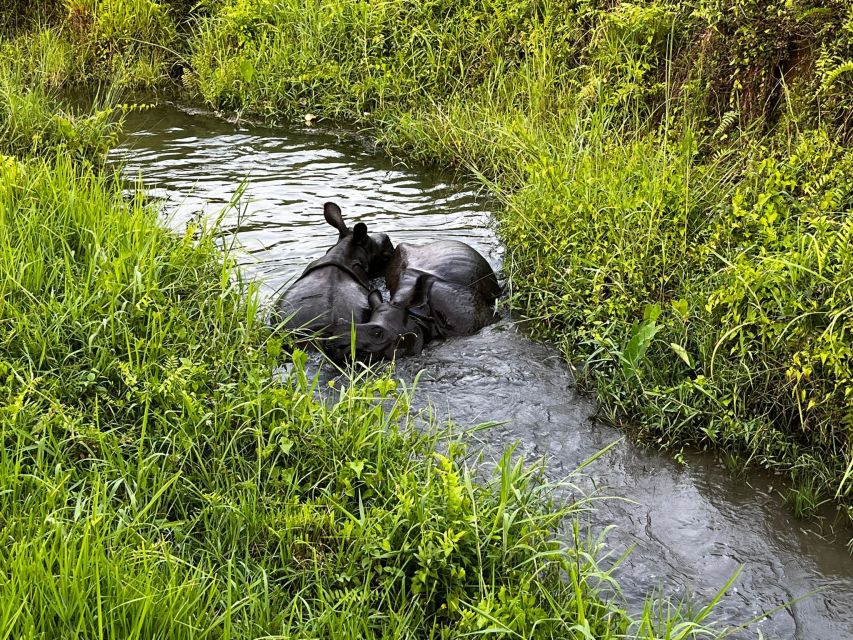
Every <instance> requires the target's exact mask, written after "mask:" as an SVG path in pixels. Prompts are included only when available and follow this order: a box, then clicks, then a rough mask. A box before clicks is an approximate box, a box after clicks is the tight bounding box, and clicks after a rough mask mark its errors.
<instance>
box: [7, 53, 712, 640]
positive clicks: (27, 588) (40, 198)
mask: <svg viewBox="0 0 853 640" xmlns="http://www.w3.org/2000/svg"><path fill="white" fill-rule="evenodd" d="M5 65H6V66H5V67H4V72H3V74H4V75H2V76H0V78H2V87H3V91H0V113H3V120H2V121H0V122H2V131H3V135H2V137H0V141H2V142H0V144H2V145H3V147H2V149H3V152H4V153H5V154H8V155H3V156H0V442H2V446H0V540H2V542H3V553H2V554H0V630H2V635H0V637H14V638H72V637H73V638H107V637H109V638H152V637H158V638H259V637H286V638H302V637H304V638H309V637H310V638H318V637H322V638H329V637H333V638H366V637H383V638H456V637H472V636H496V635H498V636H502V637H518V638H589V637H595V638H602V639H607V638H624V637H637V638H647V639H650V640H652V639H657V638H661V639H686V638H698V637H714V636H715V635H718V633H719V632H715V631H714V628H715V627H714V625H709V624H708V616H709V613H710V610H711V609H710V606H709V608H707V609H703V610H700V611H689V610H685V609H682V608H680V607H678V606H675V605H669V604H667V603H659V602H657V601H655V600H652V599H650V600H649V603H648V605H647V606H646V608H645V609H644V610H643V611H640V612H634V613H633V614H632V613H629V612H627V611H625V610H624V609H623V607H622V606H621V604H620V601H619V599H618V597H617V598H615V599H614V598H612V597H610V596H608V597H607V598H605V597H604V596H603V595H602V593H603V591H602V589H603V588H604V589H606V590H607V593H612V592H613V591H616V592H617V593H618V585H617V584H616V583H615V582H614V580H613V578H612V576H611V571H612V569H604V568H602V566H600V565H599V563H600V562H601V560H602V552H603V549H602V546H601V539H600V538H596V537H590V535H589V534H588V532H587V530H586V528H585V527H584V526H583V524H582V522H583V512H584V511H585V510H587V509H589V508H590V507H591V505H590V503H589V502H588V501H586V500H581V501H578V502H565V501H564V500H563V499H561V498H559V497H558V496H559V495H565V494H564V493H563V494H561V493H560V490H561V487H559V486H554V485H549V484H547V483H546V482H544V480H543V473H542V471H543V469H542V467H541V464H540V465H533V466H528V465H525V464H524V462H523V461H522V460H519V459H518V458H517V456H514V455H513V451H511V450H510V451H508V452H507V453H506V454H505V455H504V456H503V458H502V459H501V460H500V463H499V464H498V466H497V468H496V469H495V470H494V471H493V472H490V473H487V472H486V471H485V470H484V469H483V468H482V467H480V465H479V462H478V461H477V460H473V459H471V458H470V456H468V455H467V454H466V452H465V446H464V444H463V440H462V439H461V438H460V437H457V436H453V435H452V434H451V433H448V432H439V431H437V430H435V429H434V428H432V429H427V430H423V429H421V428H416V426H415V417H414V416H413V415H412V414H411V413H410V411H409V401H410V391H409V390H407V389H402V388H398V383H395V382H394V381H393V380H392V379H391V378H389V377H388V376H387V375H383V374H382V373H380V372H373V371H362V370H360V369H354V370H352V371H350V372H348V374H347V375H344V376H341V377H340V378H338V380H337V382H336V384H335V385H334V387H333V388H329V389H326V390H325V391H324V393H323V394H322V395H321V394H319V390H318V389H317V386H318V384H319V382H318V379H317V378H312V377H310V376H308V375H307V374H306V355H305V354H304V353H302V352H300V351H298V350H295V349H293V348H292V346H291V345H290V343H289V338H288V336H287V335H277V334H273V333H271V331H270V329H269V327H267V326H266V325H265V324H264V323H263V322H262V320H261V318H262V316H263V314H262V313H261V312H260V311H261V310H260V308H259V306H260V302H259V300H260V299H259V296H258V289H257V287H256V285H255V284H253V283H250V282H245V281H244V280H243V279H242V278H241V276H240V273H239V271H237V270H236V269H235V266H234V264H235V262H234V259H233V256H231V255H230V254H229V253H228V252H227V251H226V250H224V249H223V247H222V243H221V241H220V238H219V235H218V233H217V229H216V228H215V227H213V228H198V227H191V228H188V229H187V230H186V232H185V233H183V234H176V233H174V232H173V231H170V230H168V229H166V228H165V227H163V226H161V225H160V223H159V212H158V211H157V210H156V209H153V208H151V207H150V206H148V205H146V204H145V202H146V199H145V196H144V193H143V191H142V189H141V188H137V189H134V190H133V193H132V194H131V195H130V196H128V195H127V193H126V185H125V184H124V183H123V182H122V181H121V180H120V179H119V178H118V177H117V176H115V175H112V174H110V173H109V172H107V171H105V170H104V169H103V167H102V163H101V159H102V156H103V153H104V152H105V150H106V149H107V148H108V147H109V146H110V144H112V141H113V140H114V137H115V135H116V134H117V130H118V127H119V126H120V119H119V120H118V121H117V120H114V119H113V117H115V116H117V115H119V114H118V113H117V112H111V111H104V112H94V113H85V112H84V113H73V112H72V111H71V110H69V109H67V108H65V109H63V108H61V107H60V105H59V104H58V103H57V102H56V101H55V99H54V98H55V96H54V94H53V93H52V89H51V85H50V82H49V80H48V79H47V77H46V76H38V75H35V74H34V75H32V76H31V77H30V78H29V79H28V80H25V81H21V79H20V76H18V75H16V73H17V72H16V71H15V68H14V67H15V62H14V61H12V62H10V61H5ZM39 77H41V80H39V79H38V78H39ZM57 123H61V124H57ZM93 123H94V124H93ZM31 140H38V141H39V142H38V144H30V143H29V141H31ZM81 141H82V142H81ZM12 154H14V155H12ZM282 365H286V367H287V373H286V374H284V373H283V372H282V369H281V367H282ZM439 451H440V452H442V453H439ZM721 586H722V587H724V588H725V587H727V586H728V585H721ZM721 593H722V592H721ZM711 604H713V602H712V603H711Z"/></svg>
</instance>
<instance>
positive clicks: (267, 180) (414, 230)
mask: <svg viewBox="0 0 853 640" xmlns="http://www.w3.org/2000/svg"><path fill="white" fill-rule="evenodd" d="M111 160H112V161H113V162H116V163H121V164H122V166H123V167H124V170H125V172H126V174H127V176H128V177H129V178H132V179H134V178H137V177H138V178H139V179H141V180H142V182H143V183H144V185H145V186H146V187H147V189H148V190H149V193H150V194H151V195H152V196H153V197H155V198H159V199H161V200H162V202H163V206H164V211H165V212H166V215H168V217H169V220H170V224H173V225H175V226H176V227H178V228H180V227H181V226H183V225H184V224H186V222H187V221H189V220H191V219H194V218H197V217H198V216H205V217H216V216H217V215H219V214H220V213H221V212H222V211H225V214H224V218H223V224H222V228H223V231H224V233H226V234H229V235H235V236H236V239H237V241H238V242H239V244H240V246H241V247H242V248H243V250H244V253H243V254H242V260H243V269H244V271H245V272H246V273H247V275H249V276H252V277H257V278H259V279H261V280H262V281H263V282H264V287H265V291H266V292H267V293H269V294H272V292H274V291H275V290H277V289H279V288H280V287H281V286H283V285H284V284H286V283H287V282H288V280H290V279H291V278H293V277H295V276H296V275H298V274H299V273H300V272H301V271H302V269H303V268H304V267H305V265H307V264H308V262H310V261H311V260H313V259H314V258H316V257H318V256H319V255H321V254H322V253H324V252H325V250H326V249H327V248H328V247H329V246H330V245H331V244H332V242H333V241H334V232H333V230H332V229H331V228H330V227H328V226H327V225H326V224H325V223H324V221H323V217H322V204H323V202H326V201H329V200H332V201H335V202H337V203H339V204H340V205H341V208H342V209H343V212H344V217H345V219H346V220H347V222H349V223H350V224H352V223H354V222H357V221H361V222H365V223H367V225H368V227H369V228H371V229H373V230H381V231H385V232H387V233H388V234H389V235H390V236H391V238H392V240H393V241H394V242H395V243H398V242H404V241H406V242H428V241H431V240H436V239H441V238H455V239H459V240H463V241H465V242H468V243H469V244H471V245H473V246H474V247H475V248H477V249H478V250H479V251H480V252H481V253H482V254H483V255H485V256H486V257H487V258H488V259H489V261H490V262H491V263H492V265H493V266H494V267H495V268H496V269H498V268H499V267H500V265H501V261H502V253H503V252H502V247H501V245H500V243H499V241H498V240H497V238H496V236H495V234H494V232H493V231H492V229H491V227H490V223H491V215H490V212H489V209H488V207H489V202H488V200H487V199H483V198H478V197H477V194H476V192H475V191H474V190H472V189H471V188H467V187H466V186H464V185H460V184H456V183H454V182H453V180H452V176H449V175H448V174H443V173H440V172H435V171H431V170H425V169H423V168H420V167H413V168H401V167H399V166H396V165H394V164H392V163H391V162H390V161H389V160H388V159H387V158H385V157H383V156H381V155H376V154H374V153H373V152H372V151H371V150H370V149H369V148H368V147H367V146H365V145H364V144H362V143H360V142H358V141H357V139H356V138H354V137H353V136H352V135H350V134H349V133H347V132H335V131H327V130H307V129H306V130H298V129H290V130H280V129H272V128H267V127H259V126H249V125H234V124H230V123H228V122H225V121H224V120H221V119H218V118H216V117H213V116H211V115H209V114H206V113H203V112H192V111H183V110H180V109H177V108H175V107H172V106H162V107H157V108H154V109H151V110H148V111H145V112H142V113H135V114H132V115H131V117H130V119H129V121H128V123H127V135H126V139H125V141H124V142H123V144H122V145H121V147H120V148H118V149H117V150H116V151H115V152H114V153H113V154H112V156H111ZM244 181H245V182H244ZM241 184H244V185H245V191H244V192H243V194H242V197H241V198H240V200H239V203H238V206H237V207H234V208H230V209H229V208H228V205H229V203H230V202H232V201H233V200H234V198H235V193H237V192H238V188H239V187H240V186H241ZM421 370H423V372H424V373H423V375H422V377H421V380H420V384H419V386H418V390H417V396H416V400H417V401H418V403H419V406H421V407H424V406H428V405H429V406H431V407H432V409H433V411H434V412H435V414H436V416H437V417H438V418H439V419H442V420H444V419H447V418H452V419H453V420H454V421H456V422H457V423H458V424H460V425H463V426H471V425H475V424H478V423H483V422H497V423H501V424H500V425H499V426H495V427H492V428H490V429H487V430H482V431H477V432H476V433H475V434H474V435H473V436H472V437H474V438H477V439H478V441H479V442H480V444H481V445H482V446H483V447H484V449H485V451H486V452H487V455H499V452H501V451H503V450H504V448H505V447H507V446H509V445H512V444H514V443H519V446H518V451H519V453H521V454H523V455H524V456H525V458H526V459H530V460H532V459H535V458H538V457H543V456H544V457H545V458H546V459H547V469H548V475H549V476H550V477H551V478H553V479H555V480H556V479H560V478H563V477H565V476H566V475H567V474H569V473H570V472H571V471H572V470H574V469H575V468H576V467H577V466H578V464H579V463H581V462H583V461H584V460H586V459H587V458H589V457H590V456H592V455H593V454H594V453H596V452H597V451H599V450H600V449H602V448H603V447H605V446H607V445H609V444H611V443H613V442H614V441H617V440H619V439H620V438H622V435H623V434H622V433H621V432H620V431H618V430H617V429H613V428H610V427H606V426H603V425H601V424H599V423H597V422H596V421H595V420H594V419H593V416H594V413H595V406H594V404H593V403H592V402H591V401H590V400H588V399H586V398H582V397H580V396H579V395H578V394H577V393H576V392H575V390H574V385H573V383H572V377H571V374H570V372H569V370H568V369H567V368H566V366H565V365H564V363H563V362H562V360H561V358H560V357H559V354H558V353H557V352H556V351H555V350H554V349H552V348H550V347H548V346H546V345H542V344H538V343H536V342H533V341H531V340H529V339H528V338H526V337H525V336H524V335H523V334H522V333H521V332H520V331H519V330H518V329H517V328H516V326H515V325H514V324H513V323H512V322H511V321H510V320H508V319H504V320H503V321H502V322H500V323H499V324H497V325H494V326H492V327H489V328H487V329H486V330H484V331H482V332H481V333H479V334H477V335H475V336H470V337H466V338H457V339H453V340H448V341H446V342H443V343H438V344H435V345H432V346H430V347H428V348H427V349H426V350H425V351H424V353H423V354H422V355H421V356H419V357H417V358H412V359H409V360H405V361H402V362H400V363H398V366H397V375H398V376H399V377H402V378H405V379H408V380H411V379H413V378H414V376H415V374H416V373H417V372H418V371H421ZM586 472H587V473H588V474H589V477H590V481H591V482H593V483H594V485H595V488H596V490H597V491H598V493H599V494H600V495H602V496H614V497H617V498H623V499H615V500H607V501H603V502H600V503H599V504H598V510H597V511H596V512H595V513H594V515H593V516H592V518H593V524H594V525H595V526H596V527H598V528H599V529H600V528H602V527H603V526H605V525H608V524H612V525H615V527H614V529H613V530H612V531H611V532H610V533H609V534H608V536H607V538H606V541H607V548H608V549H609V550H610V551H611V552H612V554H613V558H614V559H615V558H616V557H618V556H620V555H622V554H623V553H624V551H625V550H626V549H628V548H629V547H631V546H632V545H633V546H634V549H633V550H632V551H631V553H630V554H629V556H628V558H627V559H626V560H625V561H624V562H623V563H622V565H621V566H620V567H619V568H618V570H617V575H618V578H619V581H620V582H621V584H622V587H623V589H624V591H625V593H624V596H625V599H626V600H627V602H628V604H629V606H630V607H631V608H636V607H639V606H640V605H641V603H642V600H643V598H644V597H645V596H646V595H647V594H649V593H651V592H654V591H656V590H662V591H663V593H664V594H666V595H670V596H675V597H689V598H690V600H691V601H692V602H694V603H695V604H696V605H699V606H701V605H702V604H704V602H706V601H707V599H708V598H709V597H711V596H712V595H713V594H715V593H716V592H717V590H718V589H719V588H720V587H721V586H722V585H723V584H725V582H726V581H727V580H728V578H729V577H730V576H731V575H732V574H733V572H734V571H735V570H736V569H737V567H739V566H741V565H743V571H742V573H741V574H740V576H739V577H738V578H737V580H736V582H735V583H734V586H733V588H732V589H730V590H729V592H728V594H727V595H726V597H725V598H724V599H723V601H722V603H721V604H720V606H719V607H718V609H717V615H716V618H718V619H722V620H724V621H726V622H729V623H734V624H739V623H741V622H745V621H746V620H749V619H751V618H753V617H759V616H761V614H762V613H765V612H769V611H771V610H774V609H777V608H778V607H780V605H783V604H784V603H786V602H791V601H794V602H793V603H792V604H789V605H787V606H784V607H782V608H781V609H780V610H779V611H777V612H776V613H774V614H773V615H772V616H771V617H770V618H769V619H765V620H763V621H761V622H759V623H757V624H755V625H753V626H752V627H750V630H749V631H748V632H747V633H745V634H744V636H745V637H759V631H760V632H761V633H762V634H763V637H765V638H786V639H787V638H796V639H797V640H853V559H851V557H850V555H849V554H848V552H847V549H846V548H845V542H846V539H847V537H848V536H849V532H840V533H839V534H838V535H837V536H832V535H829V534H828V533H827V532H828V531H830V529H829V528H827V527H824V530H823V532H822V533H818V531H817V527H816V525H813V524H809V523H804V522H800V521H797V520H795V519H794V518H793V517H792V516H791V514H790V510H789V508H788V507H787V506H786V505H785V504H784V503H783V502H782V501H781V500H780V499H779V497H778V495H777V492H776V491H775V490H774V487H773V478H771V477H768V476H765V475H753V476H749V477H748V478H747V479H738V480H734V479H731V478H730V477H729V475H728V474H727V473H726V472H725V471H724V470H723V469H722V467H721V466H720V465H719V464H718V463H717V462H716V461H715V459H714V458H712V457H710V456H699V455H692V456H688V464H687V465H686V466H684V465H678V464H676V463H675V462H674V461H673V460H672V459H671V458H670V457H667V456H665V455H660V454H657V453H655V452H653V451H648V450H644V449H641V448H638V447H636V446H634V445H632V444H631V443H630V442H627V441H625V440H622V441H621V442H619V443H618V444H617V445H616V446H615V447H614V448H612V449H611V450H610V451H609V452H608V453H607V454H606V455H604V456H603V457H601V458H600V459H599V460H597V461H596V462H595V463H593V464H592V465H591V466H590V467H589V468H588V469H587V470H586ZM834 537H837V538H838V539H833V538H834Z"/></svg>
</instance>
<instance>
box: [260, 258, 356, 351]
mask: <svg viewBox="0 0 853 640" xmlns="http://www.w3.org/2000/svg"><path fill="white" fill-rule="evenodd" d="M367 294H368V291H367V289H366V288H365V287H363V286H362V285H361V284H359V283H358V282H356V281H355V280H353V279H352V278H351V277H350V276H349V275H348V274H346V273H344V272H343V271H341V270H340V269H336V268H334V267H328V268H321V269H316V270H314V271H311V272H310V273H308V274H306V275H305V276H304V277H302V278H300V279H299V280H297V281H296V282H294V283H293V284H292V285H291V286H290V287H288V288H287V290H286V291H285V292H284V293H283V294H282V295H281V297H280V298H279V299H278V301H277V302H276V310H277V312H278V314H279V317H280V318H281V319H282V320H284V319H286V318H289V319H287V321H286V324H285V326H286V327H287V328H288V329H306V330H308V331H310V332H311V333H316V334H321V335H325V336H328V335H330V330H331V327H332V325H334V324H335V323H336V322H338V321H339V320H341V319H342V320H344V321H345V322H347V323H348V322H349V321H350V319H353V320H354V321H355V322H366V321H367V319H368V318H369V316H370V307H369V306H368V302H367Z"/></svg>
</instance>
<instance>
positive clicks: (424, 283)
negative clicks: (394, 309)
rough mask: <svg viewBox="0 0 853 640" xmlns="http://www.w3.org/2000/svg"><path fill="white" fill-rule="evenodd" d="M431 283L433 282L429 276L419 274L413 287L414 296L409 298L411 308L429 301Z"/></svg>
mask: <svg viewBox="0 0 853 640" xmlns="http://www.w3.org/2000/svg"><path fill="white" fill-rule="evenodd" d="M430 284H432V283H431V281H430V279H429V276H426V275H422V276H418V279H417V282H415V286H414V287H413V288H412V297H411V299H410V300H409V305H408V306H409V308H410V309H416V308H417V307H420V306H423V305H425V304H426V303H427V302H429V289H430Z"/></svg>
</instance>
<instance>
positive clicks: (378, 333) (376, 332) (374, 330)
mask: <svg viewBox="0 0 853 640" xmlns="http://www.w3.org/2000/svg"><path fill="white" fill-rule="evenodd" d="M384 333H385V332H384V331H383V330H382V327H371V329H370V337H371V338H381V337H382V336H383V334H384Z"/></svg>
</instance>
